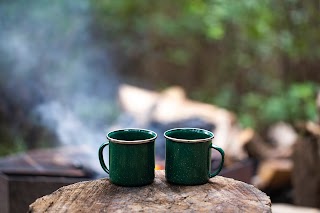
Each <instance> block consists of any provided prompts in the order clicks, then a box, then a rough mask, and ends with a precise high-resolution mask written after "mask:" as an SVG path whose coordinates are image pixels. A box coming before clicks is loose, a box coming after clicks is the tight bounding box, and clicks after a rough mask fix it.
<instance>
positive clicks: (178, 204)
mask: <svg viewBox="0 0 320 213" xmlns="http://www.w3.org/2000/svg"><path fill="white" fill-rule="evenodd" d="M137 211H141V212H271V201H270V199H269V197H268V196H266V195H265V194H264V193H263V192H261V191H259V190H258V189H256V188H255V187H253V186H252V185H248V184H246V183H243V182H240V181H236V180H233V179H230V178H224V177H220V176H217V177H214V178H212V179H211V180H210V181H209V183H207V184H204V185H199V186H176V185H170V184H168V183H167V182H166V181H165V178H164V171H156V178H155V181H154V183H153V184H151V185H149V186H144V187H133V188H132V187H131V188H130V187H119V186H115V185H113V184H110V182H109V180H108V179H99V180H94V181H87V182H80V183H76V184H72V185H69V186H66V187H62V188H60V189H59V190H57V191H55V192H54V193H52V194H50V195H47V196H44V197H41V198H39V199H37V200H36V201H35V202H34V203H33V204H31V205H30V209H29V212H91V213H92V212H137Z"/></svg>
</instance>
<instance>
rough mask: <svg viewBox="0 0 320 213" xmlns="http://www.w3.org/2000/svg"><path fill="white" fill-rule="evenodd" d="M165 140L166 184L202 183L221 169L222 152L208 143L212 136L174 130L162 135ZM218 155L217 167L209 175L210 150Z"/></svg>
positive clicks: (201, 131) (194, 129)
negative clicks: (219, 161) (218, 163)
mask: <svg viewBox="0 0 320 213" xmlns="http://www.w3.org/2000/svg"><path fill="white" fill-rule="evenodd" d="M164 136H165V138H166V165H165V174H166V179H167V181H168V182H169V183H173V184H179V185H199V184H205V183H207V182H208V181H209V178H211V177H214V176H216V175H217V174H219V172H220V171H221V169H222V166H223V162H224V151H223V150H222V149H221V148H219V147H216V146H214V145H213V144H212V139H213V137H214V135H213V133H212V132H210V131H207V130H203V129H197V128H177V129H171V130H168V131H166V132H165V133H164ZM212 148H213V149H216V150H217V151H219V152H220V154H221V156H222V158H221V163H220V165H219V168H218V169H217V170H216V171H215V172H214V173H213V174H212V173H210V170H211V149H212Z"/></svg>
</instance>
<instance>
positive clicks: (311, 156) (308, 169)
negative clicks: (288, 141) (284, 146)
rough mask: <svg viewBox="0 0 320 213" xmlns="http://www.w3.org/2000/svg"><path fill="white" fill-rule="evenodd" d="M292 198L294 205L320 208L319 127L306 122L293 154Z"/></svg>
mask: <svg viewBox="0 0 320 213" xmlns="http://www.w3.org/2000/svg"><path fill="white" fill-rule="evenodd" d="M293 163H294V164H293V165H294V166H293V171H292V182H293V196H294V202H295V204H296V205H301V206H309V207H315V208H320V169H319V164H320V125H319V124H316V123H313V122H307V123H306V124H305V126H304V127H303V128H302V135H301V137H300V138H299V139H298V141H297V143H296V145H295V149H294V153H293Z"/></svg>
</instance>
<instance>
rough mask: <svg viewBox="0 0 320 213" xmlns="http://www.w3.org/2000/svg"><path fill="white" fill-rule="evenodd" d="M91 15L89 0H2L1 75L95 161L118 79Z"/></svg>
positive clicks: (112, 113) (112, 112)
mask: <svg viewBox="0 0 320 213" xmlns="http://www.w3.org/2000/svg"><path fill="white" fill-rule="evenodd" d="M91 21H92V20H91V12H90V2H89V0H77V1H74V0H55V1H51V0H30V1H20V0H18V1H10V0H4V1H1V3H0V29H1V30H0V65H1V67H2V70H1V73H0V77H1V78H2V79H1V80H2V82H4V83H5V84H6V85H5V86H4V88H8V91H7V92H8V93H10V94H11V96H12V97H15V98H16V99H17V100H18V101H19V103H20V104H21V106H23V105H31V106H32V108H33V110H31V111H30V112H29V113H30V116H36V117H37V118H39V120H40V123H41V124H42V125H43V126H46V127H47V128H48V129H51V130H52V131H54V132H55V133H56V135H57V136H58V138H59V143H60V144H61V145H66V146H68V145H82V146H87V147H88V150H90V152H92V158H93V159H94V161H95V164H98V160H97V149H98V146H99V145H100V144H101V142H102V141H104V140H105V132H106V129H107V125H109V124H111V123H112V122H113V120H115V119H116V115H117V113H118V111H117V110H118V106H117V104H116V101H115V99H116V94H117V87H118V85H119V80H118V78H117V75H116V73H115V72H114V71H113V68H112V64H111V62H110V59H109V58H110V57H109V56H108V53H107V52H106V51H105V49H106V48H104V46H101V45H102V44H100V43H97V41H95V39H94V38H93V37H92V35H91V33H90V31H91V30H90V23H91ZM1 67H0V68H1ZM16 88H22V89H20V90H16ZM17 91H29V92H28V93H26V94H32V95H29V96H28V95H25V94H21V92H17ZM26 96H28V97H26ZM35 97H37V98H35ZM25 100H26V101H25ZM26 102H28V104H26ZM30 103H32V104H30ZM84 161H85V160H84Z"/></svg>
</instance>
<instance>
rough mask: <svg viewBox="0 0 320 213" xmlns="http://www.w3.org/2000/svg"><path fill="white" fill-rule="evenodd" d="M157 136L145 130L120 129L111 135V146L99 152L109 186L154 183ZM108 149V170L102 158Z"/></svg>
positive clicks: (103, 145) (105, 144) (104, 145)
mask: <svg viewBox="0 0 320 213" xmlns="http://www.w3.org/2000/svg"><path fill="white" fill-rule="evenodd" d="M156 138H157V134H156V133H155V132H153V131H150V130H146V129H120V130H116V131H112V132H110V133H108V135H107V139H108V141H109V142H106V143H103V144H102V145H101V146H100V148H99V152H98V155H99V161H100V164H101V167H102V169H103V170H104V171H105V172H106V173H108V174H109V177H110V182H111V183H113V184H116V185H120V186H143V185H148V184H151V183H152V182H153V180H154V168H155V150H154V147H155V146H154V143H155V140H156ZM106 146H109V168H108V167H107V166H106V164H105V161H104V158H103V149H104V148H105V147H106Z"/></svg>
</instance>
